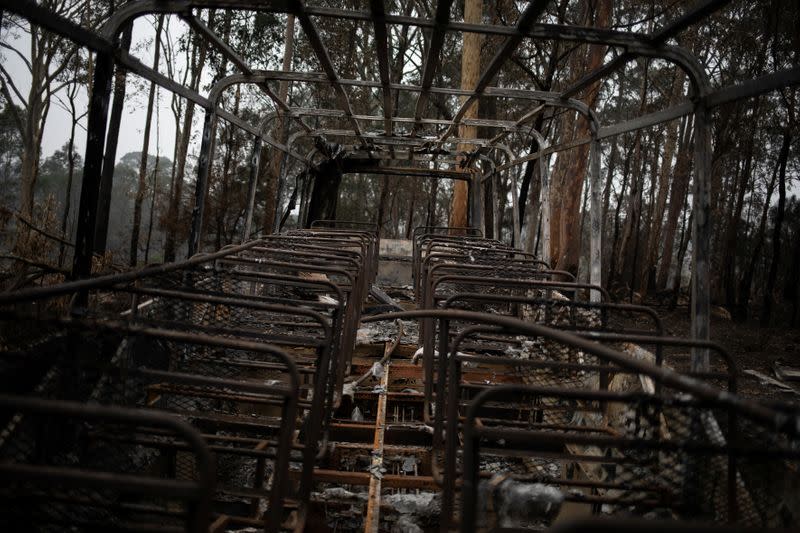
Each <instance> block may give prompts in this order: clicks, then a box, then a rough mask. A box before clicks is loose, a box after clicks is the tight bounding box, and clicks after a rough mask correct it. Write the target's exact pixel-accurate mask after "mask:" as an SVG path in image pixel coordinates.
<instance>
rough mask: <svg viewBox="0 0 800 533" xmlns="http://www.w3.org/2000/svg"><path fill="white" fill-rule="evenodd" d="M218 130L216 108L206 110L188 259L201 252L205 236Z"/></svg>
mask: <svg viewBox="0 0 800 533" xmlns="http://www.w3.org/2000/svg"><path fill="white" fill-rule="evenodd" d="M216 130H217V114H216V112H215V111H214V108H210V109H206V115H205V119H204V120H203V139H202V141H201V144H200V160H199V161H198V163H197V183H196V184H195V188H194V208H192V227H191V231H190V233H189V252H188V257H192V256H193V255H194V254H196V253H197V252H199V251H200V247H201V244H200V243H201V239H202V234H203V215H204V214H205V207H206V194H207V193H208V173H209V169H210V167H211V161H212V160H213V159H214V147H215V146H214V145H215V143H214V137H215V136H216Z"/></svg>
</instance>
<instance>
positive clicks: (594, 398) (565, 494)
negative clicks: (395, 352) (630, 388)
mask: <svg viewBox="0 0 800 533" xmlns="http://www.w3.org/2000/svg"><path fill="white" fill-rule="evenodd" d="M498 404H499V405H504V406H510V405H514V406H516V407H518V408H519V409H522V410H523V411H524V413H525V414H524V416H523V417H522V418H524V420H522V422H520V417H519V416H517V417H516V418H514V419H513V420H512V419H510V417H509V418H507V419H506V420H501V419H499V417H498V412H502V411H498V409H497V406H498ZM464 441H465V442H464V457H463V465H462V469H463V472H464V480H463V485H462V495H461V517H460V520H461V530H462V531H475V530H476V528H479V527H481V525H484V526H485V525H487V520H488V521H489V522H492V521H496V520H499V521H500V522H501V523H499V524H498V525H499V526H501V527H503V526H505V527H508V526H510V525H511V524H510V523H509V522H513V525H514V526H515V527H518V528H519V527H523V528H524V527H531V528H533V527H536V528H539V527H541V526H542V523H543V522H546V521H547V519H552V516H551V517H545V516H541V515H540V516H538V517H535V518H537V519H538V520H539V521H538V522H536V523H531V522H530V521H526V520H530V519H531V518H533V517H531V516H525V514H524V513H518V514H517V515H516V516H509V515H506V516H493V517H492V516H489V515H488V513H486V512H485V510H484V511H483V512H481V507H482V506H481V504H480V502H481V501H482V500H486V499H487V498H489V499H491V498H493V497H494V498H496V497H500V498H502V497H503V496H502V495H500V494H498V491H496V490H495V487H497V486H498V485H502V484H503V483H505V482H507V481H508V482H511V483H512V484H513V483H523V484H534V485H529V486H537V487H541V486H545V487H553V488H556V489H558V491H559V492H560V493H561V496H560V498H559V499H560V500H561V501H564V502H571V503H573V504H584V505H586V506H587V508H591V509H593V512H595V513H598V514H607V515H614V516H620V515H622V516H640V517H648V518H659V517H661V518H670V519H681V520H693V521H702V522H716V523H736V524H737V525H740V526H750V527H763V528H779V527H786V526H787V525H788V522H787V520H791V519H793V518H794V519H796V516H797V515H796V512H797V507H794V508H793V509H791V507H790V506H791V505H793V504H794V503H796V502H790V501H787V500H786V493H785V489H786V487H784V486H783V485H784V481H783V480H784V476H782V475H781V474H780V472H781V470H782V469H784V468H786V467H787V465H790V464H797V461H798V459H800V450H798V449H797V447H796V442H792V441H791V440H789V439H787V438H786V437H785V436H784V435H782V434H780V433H778V432H774V431H770V430H768V429H767V428H765V427H764V426H761V425H759V424H758V423H753V422H750V421H747V420H742V418H741V416H740V414H739V413H737V412H736V410H735V409H731V408H730V406H727V405H722V404H721V403H719V402H714V401H709V400H699V399H697V398H695V397H692V396H691V395H688V394H683V395H680V394H673V395H669V396H663V395H662V396H654V395H650V394H643V393H626V392H607V391H594V392H592V391H575V390H567V389H561V388H545V387H533V386H519V385H504V386H497V387H493V388H490V389H486V390H484V391H483V392H481V393H480V394H479V395H478V396H476V397H475V398H474V399H473V400H472V401H471V403H470V405H469V409H468V412H467V414H466V416H465V418H464ZM765 446H768V448H765ZM509 455H518V456H522V457H524V459H522V460H521V461H519V462H518V463H517V464H516V465H514V464H511V462H507V463H505V464H504V468H503V469H498V467H497V465H498V457H503V458H507V457H508V456H509ZM498 475H500V476H504V477H503V478H502V479H499V478H498V477H497V476H498ZM771 485H772V486H771ZM483 507H484V509H485V506H483ZM481 515H483V516H481ZM534 521H535V520H534ZM502 522H505V523H502Z"/></svg>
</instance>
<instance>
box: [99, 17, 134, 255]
mask: <svg viewBox="0 0 800 533" xmlns="http://www.w3.org/2000/svg"><path fill="white" fill-rule="evenodd" d="M132 32H133V25H132V24H129V25H128V26H126V27H125V29H124V30H123V31H122V40H121V42H120V49H121V50H122V51H123V52H127V51H128V49H129V48H130V46H131V34H132ZM126 78H127V70H126V69H125V68H123V67H122V66H120V65H117V67H116V76H115V80H114V102H113V104H112V105H111V117H110V119H109V124H108V137H107V139H106V145H105V156H104V157H103V170H102V171H101V177H100V191H99V193H98V197H97V221H96V222H95V224H96V226H95V234H94V251H95V252H97V253H99V254H102V253H104V252H105V251H106V241H107V239H108V221H109V218H110V216H111V193H112V190H113V188H114V165H115V164H116V162H117V144H118V143H119V128H120V125H121V122H122V109H123V107H124V105H125V82H126Z"/></svg>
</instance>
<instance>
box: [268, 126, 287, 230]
mask: <svg viewBox="0 0 800 533" xmlns="http://www.w3.org/2000/svg"><path fill="white" fill-rule="evenodd" d="M284 138H286V137H285V136H284ZM288 157H289V156H288V155H287V154H285V153H284V154H282V155H281V171H280V174H278V188H277V189H276V191H275V218H274V219H273V220H272V233H280V231H281V197H283V189H284V187H285V186H286V166H287V165H286V163H287V161H286V160H287V158H288Z"/></svg>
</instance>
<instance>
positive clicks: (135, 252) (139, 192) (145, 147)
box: [130, 15, 164, 266]
mask: <svg viewBox="0 0 800 533" xmlns="http://www.w3.org/2000/svg"><path fill="white" fill-rule="evenodd" d="M163 28H164V15H159V17H158V22H157V23H156V36H155V41H154V42H155V47H156V49H155V52H154V53H153V70H155V71H156V72H157V71H158V62H159V60H160V59H161V30H162V29H163ZM155 97H156V84H155V83H152V82H151V83H150V92H149V93H148V95H147V111H146V113H147V116H146V117H145V122H144V139H143V140H142V156H141V158H140V159H139V183H138V187H137V188H136V197H135V198H134V201H133V228H132V229H131V248H130V266H136V264H137V263H138V262H139V231H140V227H141V225H142V203H143V202H144V195H145V193H146V192H147V182H146V177H147V159H148V157H149V152H150V128H151V126H152V122H153V103H154V102H155Z"/></svg>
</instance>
